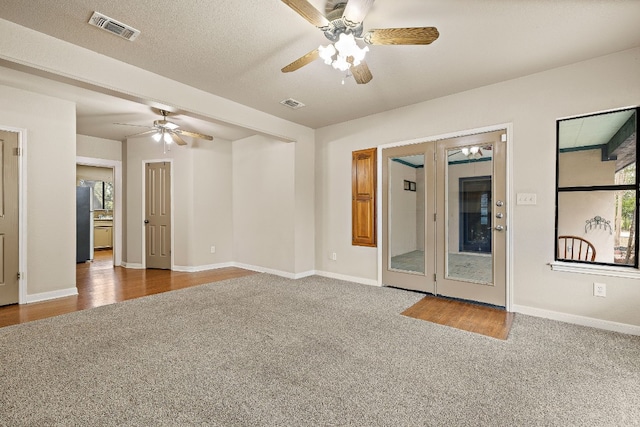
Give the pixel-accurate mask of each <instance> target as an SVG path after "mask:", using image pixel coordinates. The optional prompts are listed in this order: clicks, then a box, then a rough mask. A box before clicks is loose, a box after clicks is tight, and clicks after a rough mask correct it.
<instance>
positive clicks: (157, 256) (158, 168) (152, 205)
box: [144, 162, 172, 270]
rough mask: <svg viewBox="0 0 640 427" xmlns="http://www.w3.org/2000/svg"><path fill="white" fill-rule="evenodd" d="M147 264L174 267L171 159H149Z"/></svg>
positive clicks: (148, 266)
mask: <svg viewBox="0 0 640 427" xmlns="http://www.w3.org/2000/svg"><path fill="white" fill-rule="evenodd" d="M144 191H145V198H144V200H145V207H144V233H145V238H144V242H145V266H146V268H158V269H164V270H171V265H172V262H171V240H172V239H171V162H155V163H145V186H144Z"/></svg>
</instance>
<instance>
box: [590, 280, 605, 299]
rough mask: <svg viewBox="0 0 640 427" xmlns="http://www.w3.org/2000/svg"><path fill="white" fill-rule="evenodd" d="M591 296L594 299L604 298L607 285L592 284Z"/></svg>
mask: <svg viewBox="0 0 640 427" xmlns="http://www.w3.org/2000/svg"><path fill="white" fill-rule="evenodd" d="M593 296H594V297H606V296H607V285H606V284H605V283H596V282H593Z"/></svg>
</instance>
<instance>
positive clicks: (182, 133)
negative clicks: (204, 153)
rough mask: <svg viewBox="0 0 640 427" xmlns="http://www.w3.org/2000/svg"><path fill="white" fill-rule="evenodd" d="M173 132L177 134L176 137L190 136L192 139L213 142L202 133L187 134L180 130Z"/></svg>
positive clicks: (187, 132) (211, 138) (210, 137)
mask: <svg viewBox="0 0 640 427" xmlns="http://www.w3.org/2000/svg"><path fill="white" fill-rule="evenodd" d="M173 132H175V133H177V134H178V135H184V136H190V137H192V138H200V139H206V140H207V141H213V137H212V136H209V135H205V134H203V133H197V132H189V131H186V130H182V129H176V130H174V131H173Z"/></svg>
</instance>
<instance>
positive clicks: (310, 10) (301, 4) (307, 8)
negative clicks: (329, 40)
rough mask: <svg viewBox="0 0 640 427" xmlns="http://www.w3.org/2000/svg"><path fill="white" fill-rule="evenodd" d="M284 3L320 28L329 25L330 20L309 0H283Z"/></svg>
mask: <svg viewBox="0 0 640 427" xmlns="http://www.w3.org/2000/svg"><path fill="white" fill-rule="evenodd" d="M282 3H284V4H286V5H287V6H289V7H290V8H291V9H293V10H294V11H296V12H297V13H298V15H300V16H302V17H303V18H304V19H306V20H307V21H309V22H310V23H311V24H312V25H315V26H316V27H318V28H324V27H326V26H328V25H329V20H328V19H327V18H325V16H324V15H323V14H322V13H320V11H319V10H318V9H316V8H315V7H313V5H311V3H309V2H308V1H307V0H282Z"/></svg>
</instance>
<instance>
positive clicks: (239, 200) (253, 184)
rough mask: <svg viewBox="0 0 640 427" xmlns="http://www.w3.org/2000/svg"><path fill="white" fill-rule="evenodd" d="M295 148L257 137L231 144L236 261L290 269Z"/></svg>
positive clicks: (293, 215) (289, 271)
mask: <svg viewBox="0 0 640 427" xmlns="http://www.w3.org/2000/svg"><path fill="white" fill-rule="evenodd" d="M295 149H296V144H291V143H284V142H279V141H274V140H270V139H268V138H265V137H261V136H253V137H249V138H245V139H242V140H238V141H234V142H233V241H234V245H233V246H234V260H235V261H236V262H238V263H241V264H247V265H250V266H255V267H262V268H266V269H272V270H278V271H282V272H288V273H295V260H296V253H295V247H294V242H295V218H296V215H295V199H294V197H295V196H294V192H295V185H294V179H295V168H294V158H295Z"/></svg>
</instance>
